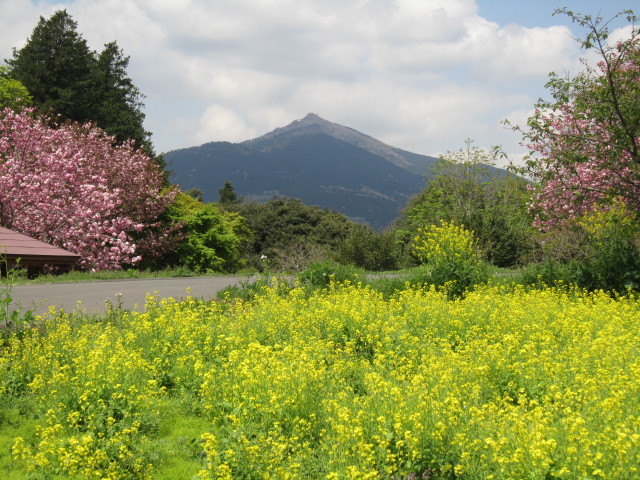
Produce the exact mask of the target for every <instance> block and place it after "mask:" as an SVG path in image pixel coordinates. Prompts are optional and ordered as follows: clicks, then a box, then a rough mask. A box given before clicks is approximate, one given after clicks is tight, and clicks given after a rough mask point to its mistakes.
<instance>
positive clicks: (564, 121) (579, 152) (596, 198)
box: [523, 9, 640, 230]
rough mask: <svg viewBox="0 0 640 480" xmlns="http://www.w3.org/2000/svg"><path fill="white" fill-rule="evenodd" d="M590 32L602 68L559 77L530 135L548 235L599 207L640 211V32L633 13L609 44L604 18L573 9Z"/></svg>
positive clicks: (530, 167)
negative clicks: (623, 36)
mask: <svg viewBox="0 0 640 480" xmlns="http://www.w3.org/2000/svg"><path fill="white" fill-rule="evenodd" d="M557 13H563V14H567V15H569V16H570V17H571V18H572V20H573V21H574V22H576V23H578V24H579V25H581V26H582V27H584V28H586V29H587V32H588V33H587V35H586V37H585V39H584V40H582V41H581V42H582V46H583V48H585V49H592V50H595V52H597V54H598V56H599V58H600V61H599V62H598V64H597V66H596V67H593V68H592V67H589V66H588V65H587V66H586V70H585V71H584V72H583V73H582V74H580V75H578V76H576V77H575V78H560V77H559V76H557V75H554V74H552V75H551V79H550V81H549V83H548V84H547V88H549V89H550V91H551V94H552V97H553V101H541V102H539V103H538V104H537V105H536V110H535V113H534V114H533V116H532V117H530V118H529V121H528V126H529V128H528V130H527V131H525V132H523V133H524V138H525V144H526V145H527V146H528V147H529V149H530V150H531V153H532V155H530V157H529V160H528V163H527V169H526V170H527V171H526V173H528V174H529V175H530V176H531V177H533V179H534V180H535V181H536V184H537V185H536V187H533V188H532V189H533V196H532V203H531V207H532V210H533V211H534V212H535V214H536V220H535V223H536V225H537V226H538V227H539V228H541V229H542V230H549V229H552V228H554V227H556V226H559V225H561V224H562V223H563V222H564V221H565V220H568V219H572V218H576V217H580V216H582V215H584V214H585V213H587V212H590V211H592V210H593V209H595V208H603V207H604V208H606V206H607V205H608V204H610V203H611V202H613V201H615V202H619V201H622V202H623V203H624V204H626V205H627V206H628V207H629V208H630V209H631V210H633V211H635V212H637V213H638V214H640V108H638V105H639V103H638V102H639V101H640V31H639V30H638V28H637V27H636V26H635V21H636V17H635V16H633V12H631V11H625V12H622V13H621V14H619V15H617V16H616V17H614V19H615V18H618V17H621V16H624V18H626V20H627V21H628V23H629V24H630V36H629V38H628V39H627V40H625V41H622V42H618V43H616V44H614V45H609V44H608V43H607V40H608V37H609V25H610V22H611V21H612V20H613V19H612V20H609V21H608V22H604V21H603V19H602V18H601V17H596V18H593V17H591V16H582V15H579V14H575V13H573V12H571V11H568V10H566V9H562V10H559V11H558V12H557Z"/></svg>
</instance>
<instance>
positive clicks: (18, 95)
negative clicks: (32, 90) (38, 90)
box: [0, 67, 33, 110]
mask: <svg viewBox="0 0 640 480" xmlns="http://www.w3.org/2000/svg"><path fill="white" fill-rule="evenodd" d="M32 102H33V99H32V98H31V95H30V94H29V91H28V90H27V88H26V87H25V86H24V85H23V84H22V83H20V82H19V81H18V80H16V79H15V78H12V77H11V75H9V74H8V72H7V68H6V67H0V110H4V109H5V108H6V107H9V108H12V109H16V108H20V107H27V106H29V105H31V103H32Z"/></svg>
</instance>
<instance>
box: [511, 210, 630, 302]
mask: <svg viewBox="0 0 640 480" xmlns="http://www.w3.org/2000/svg"><path fill="white" fill-rule="evenodd" d="M639 241H640V232H639V231H638V224H637V220H636V218H635V217H634V215H633V214H631V213H630V212H629V210H628V209H627V207H626V206H625V205H624V204H622V203H619V202H618V203H614V205H612V206H610V207H608V208H606V209H599V210H595V211H592V212H590V213H587V214H585V215H583V216H581V217H580V218H577V219H573V220H570V221H566V222H565V223H563V224H562V225H561V226H559V227H557V228H556V229H554V230H553V231H549V232H548V234H547V237H546V238H545V239H544V240H543V261H542V263H541V264H539V265H533V266H529V267H527V268H526V269H525V270H524V271H523V277H522V281H523V283H524V284H527V285H532V284H540V283H543V284H546V285H551V284H553V283H554V282H556V281H562V282H564V283H575V284H577V285H578V286H580V287H582V288H586V289H588V290H599V289H601V290H605V291H615V292H624V291H626V290H627V289H628V288H636V289H637V288H638V287H639V286H640V249H639V247H638V244H639Z"/></svg>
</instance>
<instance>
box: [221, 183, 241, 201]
mask: <svg viewBox="0 0 640 480" xmlns="http://www.w3.org/2000/svg"><path fill="white" fill-rule="evenodd" d="M218 194H219V196H220V204H221V205H233V204H234V203H240V199H238V195H236V192H235V190H234V189H233V185H232V183H231V181H229V180H227V181H226V182H224V185H223V186H222V188H220V189H219V190H218Z"/></svg>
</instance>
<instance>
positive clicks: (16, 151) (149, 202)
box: [0, 109, 176, 270]
mask: <svg viewBox="0 0 640 480" xmlns="http://www.w3.org/2000/svg"><path fill="white" fill-rule="evenodd" d="M175 193H176V192H175V189H173V188H164V187H163V177H162V172H161V171H160V169H159V168H158V167H157V166H156V165H155V163H154V162H153V161H152V160H151V158H150V157H149V156H148V155H146V154H144V153H143V152H142V151H140V150H134V148H133V146H132V145H131V144H122V145H116V144H115V141H114V138H113V137H110V136H108V135H106V134H105V133H104V132H103V131H102V130H100V129H98V128H96V127H93V126H91V125H89V124H87V125H80V124H77V123H64V124H62V125H60V126H53V121H52V119H50V118H47V117H42V116H37V115H36V114H35V112H34V110H33V109H26V110H22V111H12V110H10V109H5V110H4V111H1V112H0V201H1V202H2V211H1V212H0V213H1V214H2V217H3V218H1V219H0V221H1V222H3V223H4V224H5V226H7V227H9V228H12V229H14V230H16V231H19V232H21V233H24V234H27V235H30V236H33V237H35V238H38V239H40V240H43V241H45V242H48V243H51V244H53V245H56V246H59V247H63V248H66V249H68V250H70V251H72V252H75V253H78V254H79V255H80V256H81V265H82V267H84V268H87V269H96V270H100V269H117V268H122V266H123V265H125V264H135V263H137V262H138V261H140V260H141V255H142V254H144V253H145V252H144V248H141V245H142V246H145V247H146V248H147V249H150V248H153V249H156V252H154V253H160V252H158V251H157V250H162V248H165V247H166V245H167V240H168V233H167V231H166V229H163V228H161V225H160V223H159V220H158V219H159V217H160V216H161V214H162V213H163V212H165V211H166V210H167V208H168V206H169V205H170V204H171V202H172V201H173V199H174V197H175Z"/></svg>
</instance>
